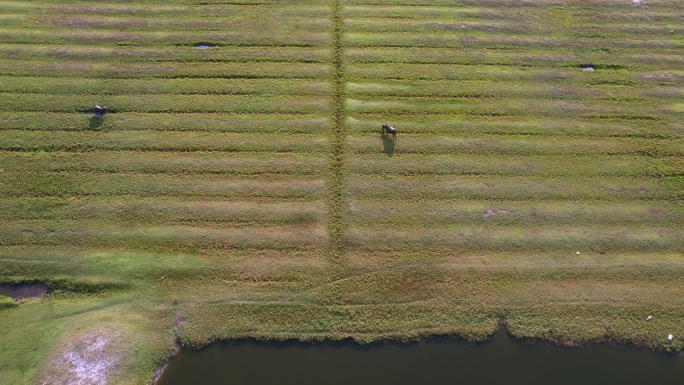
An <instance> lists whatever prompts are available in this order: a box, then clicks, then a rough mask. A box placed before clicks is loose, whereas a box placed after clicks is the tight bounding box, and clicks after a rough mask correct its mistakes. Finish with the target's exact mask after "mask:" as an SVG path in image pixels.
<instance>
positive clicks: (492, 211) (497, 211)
mask: <svg viewBox="0 0 684 385" xmlns="http://www.w3.org/2000/svg"><path fill="white" fill-rule="evenodd" d="M497 214H513V212H512V211H509V210H501V209H487V211H485V212H484V213H483V214H482V218H487V217H490V216H492V215H497Z"/></svg>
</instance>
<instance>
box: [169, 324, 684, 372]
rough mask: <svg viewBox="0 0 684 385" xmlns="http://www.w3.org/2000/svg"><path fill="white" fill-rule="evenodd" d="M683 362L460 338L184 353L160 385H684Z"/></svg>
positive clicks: (217, 347) (499, 337)
mask: <svg viewBox="0 0 684 385" xmlns="http://www.w3.org/2000/svg"><path fill="white" fill-rule="evenodd" d="M683 379H684V354H682V353H677V354H666V353H662V352H654V351H648V350H640V349H633V348H628V347H620V348H614V347H610V346H607V345H600V346H598V347H593V348H572V349H570V348H564V347H561V346H556V345H552V344H551V343H548V342H543V341H535V342H530V341H518V340H514V339H512V338H510V337H509V336H508V334H507V333H506V332H504V331H500V332H498V333H496V334H495V336H494V338H493V339H492V340H491V341H488V342H485V343H478V344H469V343H467V342H464V341H462V340H458V339H454V338H433V339H427V340H424V341H421V342H418V343H409V344H400V343H377V344H372V345H369V346H359V345H357V344H355V343H353V342H350V341H345V342H323V343H300V342H281V343H277V342H259V341H253V340H248V341H242V342H233V343H216V344H212V345H211V346H209V347H208V348H206V349H202V350H199V351H192V350H188V349H181V351H180V352H179V354H178V355H177V356H176V357H174V358H173V360H172V362H171V363H170V364H169V366H168V367H167V368H166V369H165V370H164V373H163V374H162V376H161V378H160V379H159V381H158V382H157V385H176V384H193V385H210V384H211V385H213V384H217V385H218V384H226V383H230V384H236V385H247V384H276V383H278V384H285V385H288V384H297V385H301V384H326V385H336V384H339V385H349V384H357V385H366V384H368V385H371V384H372V385H382V384H394V385H396V384H407V385H408V384H445V385H446V384H449V385H454V384H502V383H509V384H526V385H534V384H540V385H541V384H544V385H546V384H554V385H558V384H561V385H562V384H568V385H570V384H582V385H591V384H597V385H598V384H600V385H606V384H621V385H625V384H635V385H636V384H646V383H651V384H659V385H669V384H673V385H675V384H676V385H681V384H682V383H684V380H683Z"/></svg>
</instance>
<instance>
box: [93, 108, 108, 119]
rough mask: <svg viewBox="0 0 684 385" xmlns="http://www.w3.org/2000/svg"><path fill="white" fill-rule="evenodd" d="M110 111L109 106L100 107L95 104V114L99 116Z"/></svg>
mask: <svg viewBox="0 0 684 385" xmlns="http://www.w3.org/2000/svg"><path fill="white" fill-rule="evenodd" d="M108 113H109V108H107V107H100V106H95V107H93V114H95V116H97V117H98V118H101V117H103V116H105V115H107V114H108Z"/></svg>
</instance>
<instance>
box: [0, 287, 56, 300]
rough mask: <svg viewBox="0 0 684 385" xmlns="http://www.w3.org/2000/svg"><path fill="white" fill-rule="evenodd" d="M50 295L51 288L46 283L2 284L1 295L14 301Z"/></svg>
mask: <svg viewBox="0 0 684 385" xmlns="http://www.w3.org/2000/svg"><path fill="white" fill-rule="evenodd" d="M49 293H50V288H49V287H48V285H46V284H44V283H20V284H16V285H10V284H6V283H2V284H0V295H4V296H5V297H11V298H14V299H18V298H34V297H42V296H44V295H46V294H49Z"/></svg>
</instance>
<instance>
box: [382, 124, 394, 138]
mask: <svg viewBox="0 0 684 385" xmlns="http://www.w3.org/2000/svg"><path fill="white" fill-rule="evenodd" d="M382 133H383V134H385V133H387V135H389V134H392V138H393V139H396V138H397V129H396V128H394V127H392V126H390V125H389V124H387V123H385V124H383V125H382Z"/></svg>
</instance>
